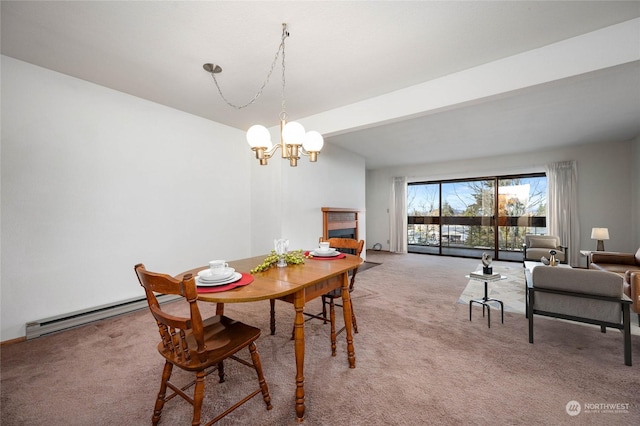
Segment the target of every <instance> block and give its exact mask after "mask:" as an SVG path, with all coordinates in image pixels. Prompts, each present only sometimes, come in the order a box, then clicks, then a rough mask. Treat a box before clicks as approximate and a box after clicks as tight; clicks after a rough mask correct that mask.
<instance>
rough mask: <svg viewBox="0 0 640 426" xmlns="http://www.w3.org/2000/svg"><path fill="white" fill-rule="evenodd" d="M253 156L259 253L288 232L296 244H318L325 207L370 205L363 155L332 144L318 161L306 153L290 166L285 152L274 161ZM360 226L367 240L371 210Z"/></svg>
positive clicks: (256, 248) (255, 242) (255, 243)
mask: <svg viewBox="0 0 640 426" xmlns="http://www.w3.org/2000/svg"><path fill="white" fill-rule="evenodd" d="M253 161H254V163H255V165H254V166H253V167H252V168H251V173H252V177H253V187H252V217H253V222H254V227H253V233H252V239H253V240H252V251H253V252H254V253H267V252H269V251H270V250H272V249H273V240H274V239H276V238H287V239H288V240H289V244H290V245H289V247H290V248H291V249H312V248H314V247H317V245H318V238H319V237H321V236H322V210H321V209H322V207H344V208H355V209H361V210H364V209H365V190H364V188H365V183H366V174H365V162H364V159H363V158H362V157H360V156H359V155H356V154H353V153H351V152H349V151H346V150H344V149H341V148H339V147H336V146H332V145H328V144H327V145H325V147H324V148H323V150H322V152H321V153H320V155H319V156H318V161H317V162H315V163H311V162H309V160H308V158H307V157H304V156H303V157H301V158H300V160H299V161H298V166H296V167H290V166H289V162H288V161H285V160H282V159H281V158H280V157H279V153H278V154H277V155H274V158H272V159H271V160H269V165H268V166H259V165H258V161H257V160H253ZM359 229H360V234H359V238H360V239H364V240H365V241H366V214H363V215H362V219H361V221H360V227H359ZM362 257H363V258H365V257H366V255H365V254H364V253H363V255H362Z"/></svg>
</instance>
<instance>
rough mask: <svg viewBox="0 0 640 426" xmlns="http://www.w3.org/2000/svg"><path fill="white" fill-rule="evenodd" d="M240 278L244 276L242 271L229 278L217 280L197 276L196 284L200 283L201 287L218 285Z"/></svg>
mask: <svg viewBox="0 0 640 426" xmlns="http://www.w3.org/2000/svg"><path fill="white" fill-rule="evenodd" d="M240 278H242V274H241V273H240V272H234V273H233V275H232V276H230V277H229V278H227V279H225V280H222V281H216V282H211V281H202V280H201V279H200V277H196V285H199V286H200V287H217V286H221V285H226V284H231V283H233V282H236V281H238V280H239V279H240Z"/></svg>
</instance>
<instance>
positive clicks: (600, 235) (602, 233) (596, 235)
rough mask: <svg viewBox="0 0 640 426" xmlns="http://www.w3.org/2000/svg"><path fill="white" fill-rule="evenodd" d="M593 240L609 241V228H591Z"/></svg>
mask: <svg viewBox="0 0 640 426" xmlns="http://www.w3.org/2000/svg"><path fill="white" fill-rule="evenodd" d="M591 239H592V240H608V239H609V228H591Z"/></svg>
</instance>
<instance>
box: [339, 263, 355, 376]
mask: <svg viewBox="0 0 640 426" xmlns="http://www.w3.org/2000/svg"><path fill="white" fill-rule="evenodd" d="M342 313H343V314H344V327H345V332H346V333H345V334H346V335H347V358H348V359H349V368H356V352H355V348H354V347H353V334H352V332H351V296H350V295H349V274H348V273H346V272H345V273H344V274H343V278H342Z"/></svg>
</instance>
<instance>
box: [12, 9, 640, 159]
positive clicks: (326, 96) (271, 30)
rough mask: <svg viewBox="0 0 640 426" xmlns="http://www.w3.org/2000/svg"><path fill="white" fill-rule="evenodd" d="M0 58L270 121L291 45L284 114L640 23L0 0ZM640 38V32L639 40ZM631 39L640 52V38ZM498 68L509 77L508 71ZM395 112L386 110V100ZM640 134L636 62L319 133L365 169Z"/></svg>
mask: <svg viewBox="0 0 640 426" xmlns="http://www.w3.org/2000/svg"><path fill="white" fill-rule="evenodd" d="M1 7H2V9H1V14H2V22H1V31H2V33H1V36H2V39H1V41H2V54H3V55H7V56H10V57H13V58H16V59H20V60H23V61H26V62H29V63H32V64H35V65H38V66H42V67H45V68H48V69H51V70H55V71H58V72H61V73H64V74H68V75H71V76H74V77H77V78H80V79H83V80H87V81H90V82H93V83H96V84H99V85H102V86H105V87H109V88H112V89H115V90H118V91H121V92H125V93H129V94H131V95H135V96H138V97H140V98H144V99H148V100H150V101H153V102H157V103H160V104H163V105H166V106H169V107H172V108H175V109H178V110H181V111H185V112H188V113H191V114H195V115H198V116H201V117H205V118H208V119H211V120H214V121H216V122H219V123H223V124H226V125H229V126H233V127H237V128H239V129H243V130H246V129H247V128H248V127H249V126H250V125H252V124H255V123H261V124H264V125H266V126H267V127H270V126H275V125H277V123H278V119H279V113H280V107H281V86H280V85H281V78H282V77H281V72H282V70H281V67H280V63H279V62H278V64H276V67H275V69H274V71H273V74H272V76H271V79H270V81H269V83H268V84H267V86H266V88H265V89H264V92H263V93H262V95H261V96H260V97H259V98H258V99H257V101H256V102H255V103H254V104H252V105H250V106H248V107H246V108H243V109H235V108H232V107H230V106H228V105H227V104H226V103H225V102H224V101H223V100H222V98H221V96H220V95H219V94H218V90H217V89H216V87H215V85H214V82H213V80H212V79H211V76H210V74H208V73H207V72H205V71H204V70H203V68H202V65H203V64H204V63H207V62H213V63H216V64H219V65H220V66H221V67H222V68H223V71H222V73H221V74H218V76H217V78H218V81H219V83H220V86H221V89H222V91H223V94H224V95H225V97H226V98H227V99H228V100H229V101H231V102H232V103H235V104H244V103H246V102H248V101H249V100H250V99H251V98H252V97H253V96H254V95H255V94H256V93H257V92H258V90H259V89H260V86H261V85H262V83H263V81H264V79H265V77H266V76H267V74H268V71H269V68H270V66H271V63H272V62H273V60H274V57H275V54H276V52H277V50H278V45H279V43H280V38H281V33H282V23H283V22H286V23H287V24H288V29H289V32H290V37H289V38H287V40H286V109H287V113H288V116H289V119H290V120H296V119H304V118H305V117H312V116H316V115H322V114H324V113H327V112H330V111H333V110H336V109H337V108H343V107H348V106H349V105H354V104H357V103H360V102H363V101H367V100H369V99H372V98H376V97H380V96H385V95H388V94H390V93H394V92H397V91H402V90H403V89H407V88H411V87H414V86H416V85H420V84H423V83H425V82H429V81H438V79H442V78H443V77H446V76H451V75H455V74H456V73H460V72H463V71H465V70H472V69H474V68H476V67H480V66H483V65H486V64H490V63H496V61H500V60H502V59H504V58H509V57H513V56H514V55H518V54H522V53H523V52H530V51H535V50H536V49H540V48H544V47H545V46H548V45H552V44H553V43H558V42H560V41H563V40H566V39H570V38H572V37H576V36H580V35H582V34H586V33H590V32H593V31H597V30H599V29H602V28H605V27H608V26H611V25H614V24H618V23H621V22H625V21H629V20H631V19H635V18H638V17H640V2H638V1H629V2H616V1H586V2H581V1H558V2H554V1H495V2H492V1H468V2H465V1H409V2H403V1H375V2H373V1H371V2H363V1H356V2H346V1H318V2H306V1H305V2H289V1H279V2H271V1H259V2H246V1H233V2H232V1H199V2H191V1H163V2H156V1H140V2H138V1H122V2H120V1H60V2H57V1H45V2H38V1H17V2H13V1H4V0H3V1H2V5H1ZM639 43H640V41H639ZM639 49H640V48H639ZM504 77H505V78H509V76H508V75H505V76H504ZM390 108H393V107H390ZM639 134H640V61H637V60H636V61H633V62H630V63H627V64H621V65H617V66H614V67H606V66H603V67H602V69H599V70H595V71H593V72H589V73H584V74H580V75H575V76H571V77H569V78H562V79H558V80H555V81H550V82H547V83H545V84H537V85H531V86H530V87H524V88H520V89H519V90H513V91H507V92H505V93H503V94H501V95H500V96H487V97H485V98H482V99H477V100H475V101H474V102H461V103H459V104H457V105H451V106H449V107H447V108H440V109H435V110H431V111H424V112H423V113H421V114H412V115H407V116H404V117H395V118H394V119H393V120H384V119H381V120H379V121H378V122H370V123H368V124H367V125H366V126H352V127H350V126H349V125H344V126H343V127H342V128H340V129H338V130H336V129H333V130H332V131H331V132H329V133H325V141H326V142H327V143H330V144H334V145H337V146H340V147H342V148H344V149H347V150H350V151H353V152H356V153H359V154H360V155H362V156H363V157H364V158H365V159H366V165H367V168H368V169H375V168H382V167H390V166H399V165H408V164H421V163H429V162H440V161H450V160H464V159H468V158H475V157H479V156H488V155H495V154H505V153H519V152H527V151H531V150H532V149H545V148H550V147H557V146H562V145H577V144H584V143H595V142H614V141H626V140H630V139H632V138H634V137H636V136H637V135H639Z"/></svg>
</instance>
